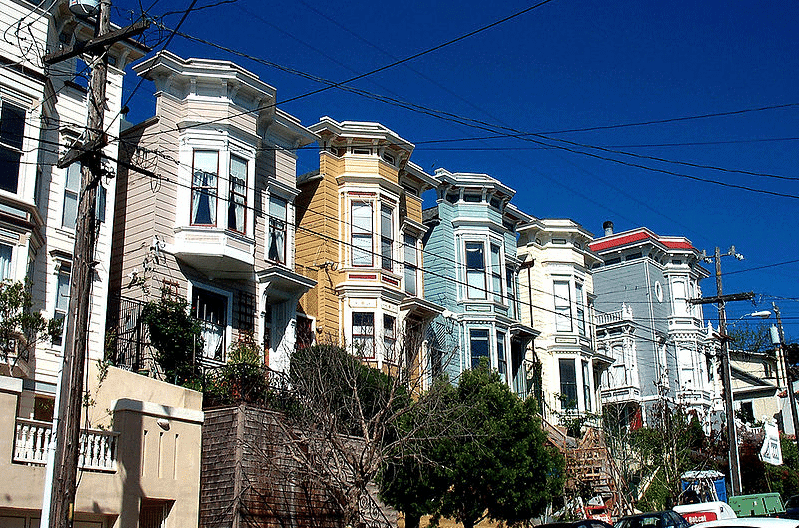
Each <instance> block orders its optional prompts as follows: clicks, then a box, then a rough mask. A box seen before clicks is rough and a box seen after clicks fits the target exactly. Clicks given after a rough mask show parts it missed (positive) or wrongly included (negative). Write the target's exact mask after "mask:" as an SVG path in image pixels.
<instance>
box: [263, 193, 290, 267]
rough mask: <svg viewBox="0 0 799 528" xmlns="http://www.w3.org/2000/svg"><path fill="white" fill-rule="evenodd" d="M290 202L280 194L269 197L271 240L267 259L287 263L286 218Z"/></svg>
mask: <svg viewBox="0 0 799 528" xmlns="http://www.w3.org/2000/svg"><path fill="white" fill-rule="evenodd" d="M287 214H288V202H287V201H286V200H284V199H283V198H280V197H279V196H274V195H272V196H270V197H269V242H268V244H267V246H268V249H267V254H266V258H267V260H271V261H272V262H277V263H279V264H285V263H286V219H287Z"/></svg>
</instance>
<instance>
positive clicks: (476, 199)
mask: <svg viewBox="0 0 799 528" xmlns="http://www.w3.org/2000/svg"><path fill="white" fill-rule="evenodd" d="M463 201H464V202H470V203H480V202H482V201H483V196H482V195H480V194H473V193H463Z"/></svg>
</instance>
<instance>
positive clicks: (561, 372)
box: [558, 358, 580, 411]
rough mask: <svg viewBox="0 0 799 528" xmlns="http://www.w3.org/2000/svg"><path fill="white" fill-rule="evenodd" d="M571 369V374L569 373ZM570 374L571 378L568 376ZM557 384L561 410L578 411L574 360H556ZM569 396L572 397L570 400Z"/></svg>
mask: <svg viewBox="0 0 799 528" xmlns="http://www.w3.org/2000/svg"><path fill="white" fill-rule="evenodd" d="M564 367H565V368H564ZM569 368H571V372H569ZM569 374H571V376H569ZM558 382H559V384H560V395H561V408H562V409H563V410H565V411H571V410H574V411H576V410H577V409H579V405H580V403H579V401H578V398H579V393H578V392H577V366H576V365H575V361H574V358H558ZM571 396H574V397H573V398H571Z"/></svg>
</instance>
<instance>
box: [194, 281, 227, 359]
mask: <svg viewBox="0 0 799 528" xmlns="http://www.w3.org/2000/svg"><path fill="white" fill-rule="evenodd" d="M194 288H199V289H201V290H206V291H210V292H213V293H216V294H217V295H221V296H223V297H225V298H227V303H225V304H226V307H225V311H226V314H225V317H226V319H227V328H226V329H225V345H226V347H227V348H230V345H231V344H233V343H232V339H233V292H232V291H228V290H223V289H221V288H217V287H215V286H211V285H209V284H206V283H204V282H199V281H196V282H195V281H192V280H189V281H188V285H187V287H186V290H187V292H186V293H187V298H188V299H189V306H191V303H192V299H194ZM224 353H225V357H226V358H227V354H228V351H227V350H225V351H224Z"/></svg>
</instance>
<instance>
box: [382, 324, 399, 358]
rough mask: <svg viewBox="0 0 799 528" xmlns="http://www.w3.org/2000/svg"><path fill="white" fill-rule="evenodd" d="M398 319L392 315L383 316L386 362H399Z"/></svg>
mask: <svg viewBox="0 0 799 528" xmlns="http://www.w3.org/2000/svg"><path fill="white" fill-rule="evenodd" d="M396 324H397V319H396V318H395V317H392V316H390V315H383V350H384V351H385V355H384V358H383V359H385V360H386V361H391V362H393V361H397V359H398V358H397V350H396V348H397V332H396Z"/></svg>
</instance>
